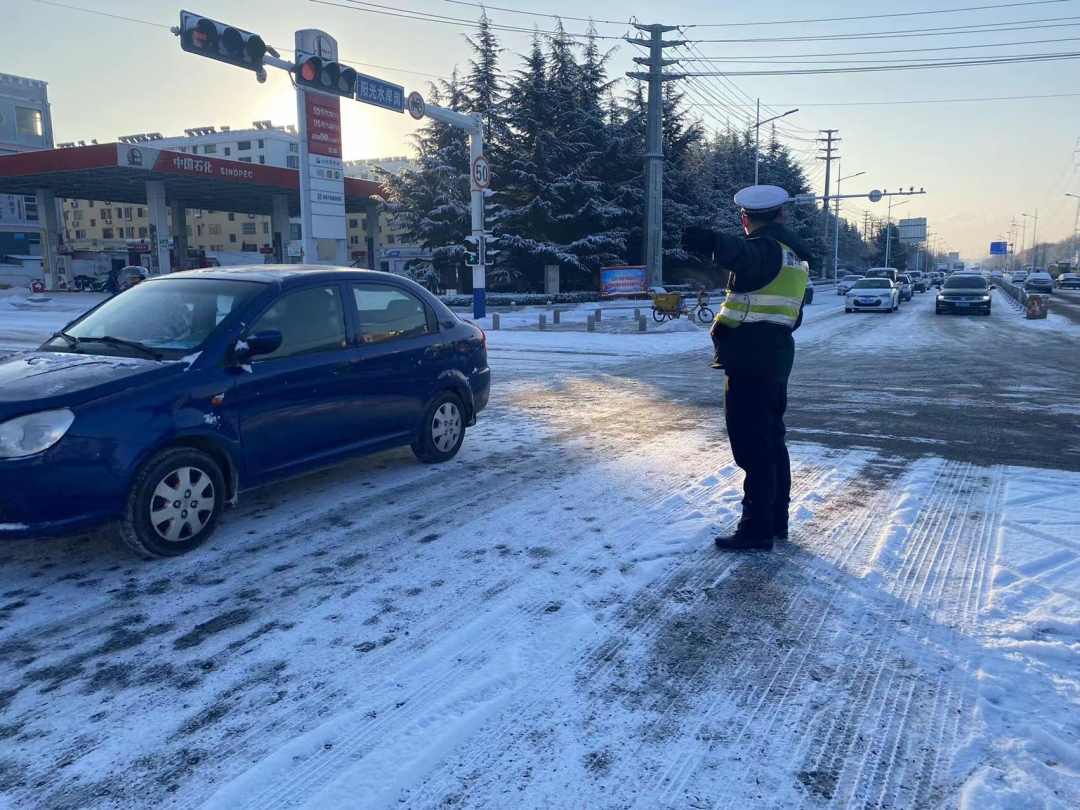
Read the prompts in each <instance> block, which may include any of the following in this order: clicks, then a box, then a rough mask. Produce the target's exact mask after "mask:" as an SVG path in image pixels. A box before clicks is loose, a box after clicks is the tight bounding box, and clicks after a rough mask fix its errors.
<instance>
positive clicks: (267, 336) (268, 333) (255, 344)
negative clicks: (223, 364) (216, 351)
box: [236, 329, 281, 363]
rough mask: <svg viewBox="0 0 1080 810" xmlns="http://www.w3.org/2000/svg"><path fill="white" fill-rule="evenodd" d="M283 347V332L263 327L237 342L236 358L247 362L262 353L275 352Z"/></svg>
mask: <svg viewBox="0 0 1080 810" xmlns="http://www.w3.org/2000/svg"><path fill="white" fill-rule="evenodd" d="M279 348H281V332H279V331H277V330H276V329H263V330H260V331H258V332H256V333H255V334H254V335H249V336H248V337H247V339H246V340H241V341H240V342H239V343H237V344H236V359H237V360H239V361H240V362H242V363H243V362H247V361H248V360H250V359H251V358H253V357H258V356H259V355H260V354H273V353H274V352H276V351H277V350H278V349H279Z"/></svg>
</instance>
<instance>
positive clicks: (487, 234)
mask: <svg viewBox="0 0 1080 810" xmlns="http://www.w3.org/2000/svg"><path fill="white" fill-rule="evenodd" d="M498 241H499V240H498V237H496V236H492V234H491V231H484V264H486V265H487V266H488V267H492V266H494V264H495V257H496V256H498V255H499V254H500V253H502V251H501V250H494V249H493V248H492V246H493V245H494V244H495V243H496V242H498Z"/></svg>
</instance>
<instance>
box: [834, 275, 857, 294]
mask: <svg viewBox="0 0 1080 810" xmlns="http://www.w3.org/2000/svg"><path fill="white" fill-rule="evenodd" d="M860 278H862V276H860V275H857V274H855V273H851V274H849V275H846V276H844V277H843V278H842V279H840V282H839V283H838V284H837V285H836V294H837V295H847V294H848V293H849V292H851V288H852V287H854V286H855V282H856V281H858V280H859V279H860Z"/></svg>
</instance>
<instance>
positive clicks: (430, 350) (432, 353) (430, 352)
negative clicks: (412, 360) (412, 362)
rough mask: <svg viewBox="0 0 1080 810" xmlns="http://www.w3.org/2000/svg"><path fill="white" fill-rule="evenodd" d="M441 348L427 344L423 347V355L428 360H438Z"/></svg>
mask: <svg viewBox="0 0 1080 810" xmlns="http://www.w3.org/2000/svg"><path fill="white" fill-rule="evenodd" d="M441 354H442V350H441V349H440V348H439V347H438V346H428V347H427V348H426V349H424V357H426V358H427V359H428V360H438V359H439V356H440V355H441Z"/></svg>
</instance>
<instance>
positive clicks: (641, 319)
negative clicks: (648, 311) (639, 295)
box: [637, 315, 648, 332]
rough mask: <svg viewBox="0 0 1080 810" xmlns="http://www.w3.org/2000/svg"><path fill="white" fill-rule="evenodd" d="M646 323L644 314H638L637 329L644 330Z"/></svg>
mask: <svg viewBox="0 0 1080 810" xmlns="http://www.w3.org/2000/svg"><path fill="white" fill-rule="evenodd" d="M647 323H648V321H647V320H645V316H644V315H639V316H638V319H637V330H638V331H639V332H644V331H645V325H646V324H647Z"/></svg>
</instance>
